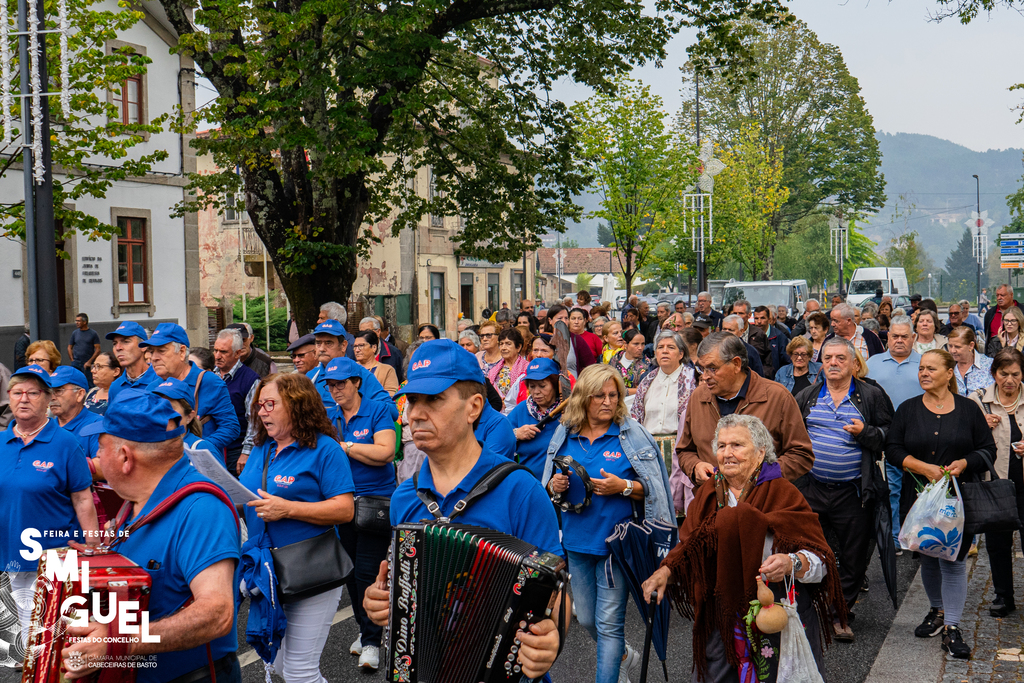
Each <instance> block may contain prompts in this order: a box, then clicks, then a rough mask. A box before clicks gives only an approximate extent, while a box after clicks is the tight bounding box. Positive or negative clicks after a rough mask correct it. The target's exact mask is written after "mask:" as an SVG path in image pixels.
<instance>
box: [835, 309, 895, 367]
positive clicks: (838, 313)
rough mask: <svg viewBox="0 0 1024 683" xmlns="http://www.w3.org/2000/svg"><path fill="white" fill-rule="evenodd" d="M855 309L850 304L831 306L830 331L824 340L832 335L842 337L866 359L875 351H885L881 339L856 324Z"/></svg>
mask: <svg viewBox="0 0 1024 683" xmlns="http://www.w3.org/2000/svg"><path fill="white" fill-rule="evenodd" d="M856 315H857V309H856V308H854V307H853V306H851V305H850V304H845V303H841V304H837V305H836V306H834V307H833V308H832V311H831V314H830V317H831V319H832V332H831V334H829V335H828V336H827V337H825V339H826V340H828V339H831V338H832V337H842V338H843V339H845V340H846V341H848V342H850V343H851V344H853V348H855V349H857V352H858V353H859V354H860V355H861V356H863V357H864V360H867V359H868V358H870V357H871V356H873V355H875V354H876V353H885V347H884V346H882V340H881V339H879V338H878V335H876V334H875V333H874V332H872V331H871V330H865V329H864V328H863V327H861V326H860V325H858V324H857V322H856V320H855V318H856Z"/></svg>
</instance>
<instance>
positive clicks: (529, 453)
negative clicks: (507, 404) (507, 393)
mask: <svg viewBox="0 0 1024 683" xmlns="http://www.w3.org/2000/svg"><path fill="white" fill-rule="evenodd" d="M508 422H509V425H510V426H511V427H512V429H513V431H514V430H516V429H519V428H520V427H523V426H525V425H535V424H537V420H535V419H533V417H532V416H531V415H530V411H529V410H528V409H527V408H526V401H523V402H522V403H520V404H519V405H517V406H516V407H515V408H513V410H512V412H511V413H509V415H508ZM556 429H558V420H552V421H551V422H549V423H547V424H546V425H545V426H544V429H542V430H541V431H540V434H538V435H537V436H535V437H533V438H532V439H530V440H528V441H516V460H517V461H518V462H519V464H520V465H522V466H523V467H527V468H529V470H530V471H531V472H533V476H535V477H537V479H538V480H540V478H541V477H542V476H543V475H544V461H545V460H546V458H547V452H548V444H549V443H551V437H552V436H554V435H555V430H556Z"/></svg>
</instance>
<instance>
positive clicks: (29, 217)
mask: <svg viewBox="0 0 1024 683" xmlns="http://www.w3.org/2000/svg"><path fill="white" fill-rule="evenodd" d="M18 32H19V33H21V35H20V36H18V50H19V56H20V66H21V94H22V95H23V96H24V97H22V98H21V137H22V147H21V160H22V172H21V174H22V179H23V180H24V184H25V247H26V249H27V250H28V254H27V260H26V263H27V269H26V272H25V285H26V286H27V287H28V325H29V336H30V337H31V338H32V339H40V337H39V305H38V301H37V300H36V218H35V216H36V212H35V199H34V197H35V185H34V184H33V182H32V125H31V121H32V115H31V114H30V108H31V102H32V100H31V98H29V97H28V94H29V90H30V88H31V86H30V83H31V78H32V77H31V75H30V73H29V58H28V3H27V2H26V0H18Z"/></svg>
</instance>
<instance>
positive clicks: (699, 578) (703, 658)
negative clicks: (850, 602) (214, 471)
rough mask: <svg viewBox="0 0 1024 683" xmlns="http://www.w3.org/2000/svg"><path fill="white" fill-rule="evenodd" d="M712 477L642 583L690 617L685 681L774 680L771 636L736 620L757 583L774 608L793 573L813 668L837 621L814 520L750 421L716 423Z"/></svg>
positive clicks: (833, 572)
mask: <svg viewBox="0 0 1024 683" xmlns="http://www.w3.org/2000/svg"><path fill="white" fill-rule="evenodd" d="M713 448H714V449H715V453H716V454H717V458H718V470H717V472H716V474H715V476H714V477H713V478H712V479H710V480H709V482H710V483H708V482H706V483H705V484H704V485H703V486H701V487H700V488H699V489H697V491H696V492H695V498H694V500H693V503H691V505H690V508H689V514H687V516H686V521H685V522H684V523H683V526H682V527H681V528H680V530H679V545H677V546H676V547H675V548H674V549H673V550H672V551H671V552H670V553H669V554H668V557H667V558H665V561H664V562H662V564H661V568H660V569H658V571H657V572H655V573H654V574H653V575H652V576H651V577H650V578H649V579H648V580H647V581H646V582H644V594H645V595H646V596H647V599H648V601H649V600H650V596H651V593H652V591H655V590H656V591H657V592H658V600H659V602H660V600H661V599H662V597H664V595H665V593H666V589H667V591H668V595H669V596H670V598H671V599H672V601H673V603H674V604H675V605H676V607H677V608H678V609H679V611H680V612H681V613H682V614H683V616H685V617H687V618H689V619H692V620H693V621H694V628H693V653H694V655H693V664H694V666H693V681H694V682H695V683H696V682H697V681H705V682H708V683H710V682H714V683H718V682H724V681H736V680H737V679H739V680H740V681H741V683H748V682H750V683H756V682H757V681H774V680H776V679H777V674H778V663H779V642H780V635H779V634H777V633H776V634H772V635H765V634H762V633H760V632H759V631H758V630H757V627H756V625H755V624H754V623H750V624H749V625H748V623H747V621H746V620H744V617H745V616H746V615H747V614H748V611H749V610H750V609H751V604H750V603H751V601H754V600H756V598H757V577H758V576H759V575H760V576H762V577H763V578H765V579H766V580H767V581H766V582H768V583H769V587H770V588H772V590H773V592H774V593H775V597H776V602H779V601H780V600H781V598H782V597H783V596H784V595H785V584H784V582H783V580H784V579H785V578H787V577H795V579H796V583H797V584H799V585H798V586H797V587H796V596H797V612H798V614H799V615H800V618H801V621H803V624H804V628H805V632H806V634H807V639H808V641H809V643H810V645H811V650H812V651H813V652H814V658H815V661H816V663H817V666H818V670H819V671H820V672H822V673H823V672H824V664H823V662H822V659H821V646H822V639H823V638H824V640H825V642H831V636H832V634H831V630H832V620H833V617H836V618H838V619H839V621H840V623H842V624H844V625H845V623H846V603H845V602H844V600H843V592H842V587H841V586H840V583H839V573H838V570H837V568H836V561H835V556H834V555H833V554H832V551H831V550H830V549H829V546H828V543H827V542H826V541H825V537H824V534H823V533H822V531H821V525H820V524H818V516H817V515H816V514H814V512H812V511H811V508H810V506H808V505H807V501H805V500H804V497H803V496H802V495H801V494H800V492H799V491H798V490H797V488H796V487H795V486H793V484H791V483H790V482H789V481H787V480H786V479H785V478H783V476H782V471H781V469H780V468H779V465H778V463H777V462H776V461H775V448H774V446H773V442H772V438H771V434H770V433H769V432H768V430H767V429H766V428H765V426H764V425H763V424H762V423H761V421H760V420H759V419H757V418H756V417H753V416H750V415H736V414H733V415H728V416H726V417H723V418H722V419H721V420H719V422H718V427H717V429H716V430H715V440H714V442H713Z"/></svg>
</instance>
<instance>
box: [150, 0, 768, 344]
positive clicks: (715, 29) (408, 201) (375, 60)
mask: <svg viewBox="0 0 1024 683" xmlns="http://www.w3.org/2000/svg"><path fill="white" fill-rule="evenodd" d="M160 4H161V5H162V6H163V8H164V11H165V13H166V14H167V17H168V20H169V21H170V23H171V25H172V26H173V27H174V29H175V32H176V33H177V34H178V36H179V40H178V50H179V52H181V53H182V54H185V55H188V56H191V57H192V58H194V59H195V62H196V64H197V66H198V68H199V69H200V70H201V71H202V73H203V75H204V76H205V77H206V78H207V79H208V80H209V81H210V83H211V85H212V86H213V88H215V89H216V91H217V93H218V97H217V98H216V99H215V100H214V101H213V102H212V103H211V104H210V106H208V107H207V108H206V109H205V110H204V112H203V116H204V119H205V121H206V122H208V124H209V127H211V128H213V129H214V132H213V133H212V134H211V135H210V136H209V137H206V138H203V139H202V140H198V141H197V142H196V143H195V144H194V147H195V148H196V150H197V152H198V153H200V154H204V153H211V154H212V155H213V157H214V161H215V162H216V163H217V165H218V167H219V168H221V169H224V170H223V171H222V172H220V173H214V174H209V175H204V176H201V177H200V176H196V177H193V178H192V179H191V180H192V184H191V188H193V189H195V190H197V191H199V193H200V194H199V195H198V196H199V198H198V200H197V201H196V202H195V203H192V204H187V205H185V206H182V207H181V209H182V210H191V209H196V208H201V207H206V206H209V205H216V204H217V202H218V199H217V198H218V197H222V196H224V195H225V193H227V192H231V191H235V192H237V191H240V190H241V189H242V188H243V187H244V192H245V204H246V208H247V210H248V212H249V217H250V219H251V220H252V222H253V226H254V228H255V230H256V232H257V233H258V234H259V236H260V238H261V239H262V240H263V243H264V244H265V245H267V247H268V251H269V252H270V255H271V258H272V259H273V261H274V266H275V268H276V270H277V272H278V273H279V274H280V275H281V279H282V284H283V285H284V288H285V291H286V292H287V293H288V297H289V299H290V300H291V302H292V305H293V307H294V310H295V311H296V315H297V316H298V322H299V325H300V327H302V328H307V329H308V328H309V327H310V325H311V323H312V322H313V318H314V317H315V314H316V310H317V304H318V303H321V302H323V301H327V300H330V299H334V300H338V301H344V300H345V299H347V298H348V295H349V293H350V291H351V286H352V283H353V281H354V280H355V278H356V266H357V261H358V259H359V257H360V256H362V255H365V253H366V250H367V248H368V247H369V245H370V244H371V243H372V242H373V240H374V233H373V231H372V230H371V229H372V228H376V229H377V230H387V229H391V230H392V231H393V232H395V233H397V232H398V231H400V230H402V229H403V228H410V229H414V228H416V226H417V225H419V223H420V221H421V219H422V218H423V217H424V216H427V215H428V214H429V215H431V216H451V217H458V218H459V228H458V229H457V230H455V231H454V233H453V234H452V235H451V241H452V242H453V244H454V247H455V250H456V252H457V253H458V254H459V255H464V256H473V257H478V258H483V259H486V260H489V261H492V262H500V261H509V260H511V261H517V260H519V258H520V257H521V256H522V254H523V253H524V251H532V250H533V249H535V248H537V247H538V246H539V244H540V236H541V235H543V234H544V233H546V232H560V231H562V230H563V229H564V226H565V223H566V221H567V220H568V219H577V218H578V217H579V215H580V213H581V210H580V208H579V207H578V206H576V205H575V204H574V203H573V197H574V196H577V195H579V194H580V193H581V192H582V191H583V190H584V189H585V188H586V187H587V185H588V181H589V177H588V173H587V171H586V169H585V168H584V166H583V165H582V164H581V163H580V162H579V160H578V155H577V152H578V150H579V140H578V138H577V135H576V132H575V130H574V128H573V117H572V116H571V115H570V114H569V111H568V109H567V107H566V106H565V105H564V104H563V103H562V102H560V101H558V100H556V99H555V98H553V97H551V94H550V91H551V88H552V85H553V84H554V83H556V82H558V81H561V80H562V79H564V78H571V79H573V80H574V81H576V82H578V83H581V84H583V85H585V86H589V87H592V88H595V89H596V90H598V91H600V92H602V93H605V94H607V93H609V92H611V91H612V78H613V77H614V76H615V75H617V74H621V73H625V72H626V71H628V70H629V69H630V68H631V67H632V65H633V64H636V63H645V62H649V61H654V62H658V61H660V60H661V59H662V58H663V57H664V56H665V43H666V42H667V40H668V39H669V38H670V37H671V36H672V35H674V34H675V33H676V32H677V31H678V30H679V28H680V27H682V26H692V27H695V28H696V29H697V30H698V32H699V33H700V34H701V35H708V36H715V38H716V40H715V44H716V45H721V46H723V47H722V49H721V52H722V54H723V56H725V55H729V54H734V53H736V52H738V51H741V48H742V46H741V44H740V43H739V40H738V36H736V35H735V31H736V28H735V25H734V24H733V23H732V20H733V19H736V18H738V17H740V16H744V15H748V14H753V15H754V16H757V17H760V18H763V19H771V18H773V17H775V16H777V14H778V12H780V11H781V3H780V0H723V1H722V2H715V3H711V2H708V1H707V0H683V1H682V2H670V1H669V0H657V1H656V2H655V3H653V5H650V4H648V3H645V2H643V0H615V2H613V3H612V4H609V3H607V2H603V1H600V0H581V1H580V2H553V1H552V0H511V1H509V0H435V1H432V2H391V1H389V2H383V3H362V2H355V3H339V2H330V1H328V2H320V1H317V0H292V1H291V2H281V3H272V2H266V1H264V0H256V1H255V2H250V1H249V0H211V1H210V2H203V3H202V4H201V5H197V4H196V3H193V2H191V1H190V0H160ZM193 8H195V12H194V16H193V13H192V11H193ZM649 8H650V9H649ZM180 123H181V124H182V126H185V127H188V126H192V125H194V123H195V122H194V121H184V120H183V121H181V122H180ZM236 166H237V167H238V169H239V173H240V176H236V175H235V173H234V171H233V169H234V168H235V167H236ZM420 169H426V170H429V173H430V175H431V180H430V183H429V185H430V188H431V189H430V191H429V192H423V191H417V181H416V175H417V171H418V170H420ZM425 172H426V171H425ZM419 182H420V183H422V182H423V181H422V180H421V181H419ZM453 222H454V221H453Z"/></svg>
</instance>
